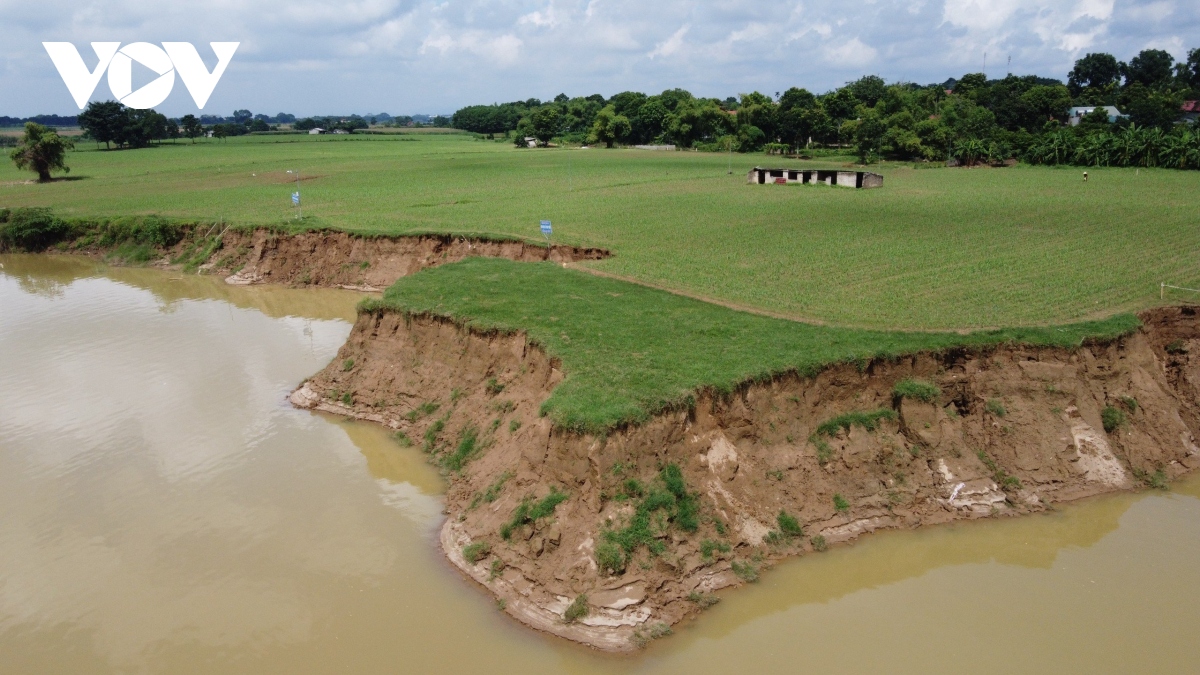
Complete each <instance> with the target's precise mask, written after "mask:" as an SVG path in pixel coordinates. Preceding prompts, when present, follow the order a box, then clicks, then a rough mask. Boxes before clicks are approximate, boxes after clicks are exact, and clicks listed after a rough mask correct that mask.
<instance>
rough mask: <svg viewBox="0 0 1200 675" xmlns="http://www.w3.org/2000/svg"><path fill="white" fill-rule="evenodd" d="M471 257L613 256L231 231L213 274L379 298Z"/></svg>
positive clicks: (501, 245) (476, 242) (451, 241)
mask: <svg viewBox="0 0 1200 675" xmlns="http://www.w3.org/2000/svg"><path fill="white" fill-rule="evenodd" d="M470 256H482V257H491V258H508V259H509V260H515V261H518V262H539V261H544V260H549V261H552V262H576V261H579V260H599V259H601V258H606V257H608V253H607V252H606V251H603V250H601V249H587V248H576V247H572V246H558V245H555V246H536V245H533V244H527V243H525V242H521V241H491V240H481V239H466V238H462V237H451V236H441V235H420V236H405V237H361V236H356V235H351V234H347V233H345V232H335V231H323V232H303V233H299V234H276V233H272V232H269V231H267V230H255V231H253V232H242V231H239V232H227V233H226V234H225V235H224V236H223V237H222V242H221V249H220V251H218V252H217V253H214V254H213V256H212V257H211V258H210V262H209V263H208V268H209V269H211V270H212V271H213V272H219V271H222V270H227V271H232V270H236V272H234V273H233V274H231V276H229V278H227V279H226V281H228V282H229V283H232V284H253V283H282V284H289V285H294V284H311V285H315V286H341V287H345V288H356V289H363V290H375V291H382V290H383V289H384V288H387V287H388V286H390V285H391V284H392V283H393V282H395V281H396V280H397V279H399V278H400V277H403V276H408V275H410V274H413V273H415V272H419V271H421V270H423V269H425V268H427V267H434V266H437V265H444V264H446V263H450V262H457V261H459V260H462V259H463V258H467V257H470Z"/></svg>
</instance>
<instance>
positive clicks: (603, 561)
mask: <svg viewBox="0 0 1200 675" xmlns="http://www.w3.org/2000/svg"><path fill="white" fill-rule="evenodd" d="M596 564H597V565H598V566H599V567H600V572H601V573H602V574H604V573H607V574H621V573H622V572H624V571H625V555H624V554H623V553H622V552H621V547H620V546H617V545H616V544H615V543H613V542H611V541H602V542H600V544H599V545H598V546H596Z"/></svg>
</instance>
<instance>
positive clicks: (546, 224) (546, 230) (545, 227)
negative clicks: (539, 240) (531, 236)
mask: <svg viewBox="0 0 1200 675" xmlns="http://www.w3.org/2000/svg"><path fill="white" fill-rule="evenodd" d="M552 234H554V229H553V228H551V227H550V221H548V220H543V221H542V236H544V237H545V238H547V239H549V238H550V235H552Z"/></svg>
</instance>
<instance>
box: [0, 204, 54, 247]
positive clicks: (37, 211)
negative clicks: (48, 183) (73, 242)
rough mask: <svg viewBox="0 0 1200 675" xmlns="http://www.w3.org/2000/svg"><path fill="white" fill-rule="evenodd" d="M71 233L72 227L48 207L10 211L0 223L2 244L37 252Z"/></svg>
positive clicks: (0, 240) (0, 242) (0, 241)
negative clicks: (4, 220) (3, 221)
mask: <svg viewBox="0 0 1200 675" xmlns="http://www.w3.org/2000/svg"><path fill="white" fill-rule="evenodd" d="M70 235H71V227H70V226H69V225H68V224H67V223H65V222H63V221H62V220H60V219H58V218H57V217H56V216H55V215H54V212H53V211H51V210H50V209H47V208H20V209H13V210H12V211H10V212H8V218H7V219H6V222H5V223H3V224H0V244H2V245H3V246H4V247H6V248H14V249H20V250H25V251H29V252H31V253H37V252H39V251H44V250H46V249H47V248H50V247H51V246H53V245H55V244H57V243H58V242H60V241H62V240H64V239H66V238H68V237H69V236H70Z"/></svg>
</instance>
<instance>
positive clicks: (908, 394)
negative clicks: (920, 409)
mask: <svg viewBox="0 0 1200 675" xmlns="http://www.w3.org/2000/svg"><path fill="white" fill-rule="evenodd" d="M941 395H942V390H941V388H939V387H938V386H937V385H936V384H933V383H932V382H926V381H925V380H918V379H915V378H911V377H908V378H905V379H903V380H900V381H899V382H897V383H896V386H895V387H893V388H892V396H893V397H894V398H895V399H897V400H899V399H902V398H909V399H913V400H916V401H921V402H922V403H933V402H934V401H936V400H938V397H939V396H941Z"/></svg>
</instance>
